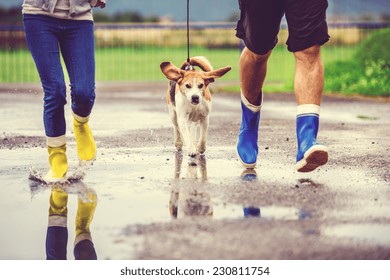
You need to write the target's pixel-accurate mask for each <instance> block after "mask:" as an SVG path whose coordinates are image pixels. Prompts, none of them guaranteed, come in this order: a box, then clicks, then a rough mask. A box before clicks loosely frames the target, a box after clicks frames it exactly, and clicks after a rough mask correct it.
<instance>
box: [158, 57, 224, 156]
mask: <svg viewBox="0 0 390 280" xmlns="http://www.w3.org/2000/svg"><path fill="white" fill-rule="evenodd" d="M195 67H199V68H200V70H196V69H195ZM160 69H161V71H162V73H163V74H164V75H165V77H166V78H167V79H168V80H170V82H169V84H168V91H167V103H168V110H169V113H170V115H171V118H172V123H173V126H174V142H175V146H176V149H177V150H178V151H182V148H183V145H185V146H186V148H187V152H188V155H189V156H191V157H195V156H196V155H198V154H204V153H205V151H206V141H207V136H208V135H207V134H208V127H209V114H210V111H211V93H210V90H209V88H208V86H209V84H210V83H212V82H214V80H215V79H216V78H220V77H222V76H223V75H225V74H226V73H227V72H229V71H230V70H231V67H230V66H226V67H223V68H220V69H217V70H213V67H212V66H211V64H210V62H209V61H208V60H207V58H205V57H202V56H197V57H192V58H190V59H189V61H184V62H183V64H182V65H181V67H180V68H178V67H176V66H175V65H173V64H172V63H171V62H162V63H161V64H160ZM198 128H200V136H199V140H198V141H197V139H196V138H197V137H196V136H197V130H198Z"/></svg>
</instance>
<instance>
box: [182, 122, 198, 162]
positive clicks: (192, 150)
mask: <svg viewBox="0 0 390 280" xmlns="http://www.w3.org/2000/svg"><path fill="white" fill-rule="evenodd" d="M188 122H189V121H188V120H186V118H185V117H182V116H178V123H179V127H180V132H181V135H182V136H183V138H184V144H185V145H186V146H187V152H188V155H189V156H191V157H194V156H196V154H197V152H196V147H195V145H194V140H193V139H191V133H190V126H189V123H188Z"/></svg>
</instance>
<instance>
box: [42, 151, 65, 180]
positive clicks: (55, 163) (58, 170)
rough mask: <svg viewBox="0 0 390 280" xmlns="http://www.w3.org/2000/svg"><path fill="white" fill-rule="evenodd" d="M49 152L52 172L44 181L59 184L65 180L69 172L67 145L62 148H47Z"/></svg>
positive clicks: (50, 171)
mask: <svg viewBox="0 0 390 280" xmlns="http://www.w3.org/2000/svg"><path fill="white" fill-rule="evenodd" d="M47 150H48V152H49V164H50V170H49V172H48V173H47V174H46V175H45V177H44V179H45V180H46V181H48V182H57V181H61V180H63V179H64V178H65V176H66V172H68V159H67V157H66V144H64V145H62V146H60V147H49V146H48V147H47Z"/></svg>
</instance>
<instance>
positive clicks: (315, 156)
mask: <svg viewBox="0 0 390 280" xmlns="http://www.w3.org/2000/svg"><path fill="white" fill-rule="evenodd" d="M327 162H328V148H327V147H326V146H323V145H314V146H313V147H311V148H310V149H309V150H307V151H306V153H305V154H304V156H303V159H301V160H300V161H298V162H297V163H296V164H295V168H296V169H297V171H298V172H311V171H313V170H315V169H316V168H318V167H320V166H322V165H324V164H326V163H327Z"/></svg>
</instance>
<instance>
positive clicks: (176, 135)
mask: <svg viewBox="0 0 390 280" xmlns="http://www.w3.org/2000/svg"><path fill="white" fill-rule="evenodd" d="M169 111H170V114H171V118H172V123H173V127H174V128H173V137H174V139H175V147H176V149H177V150H178V151H181V150H182V148H183V141H182V139H181V135H180V128H179V124H178V121H177V113H176V111H175V110H174V109H172V108H170V109H169Z"/></svg>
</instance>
